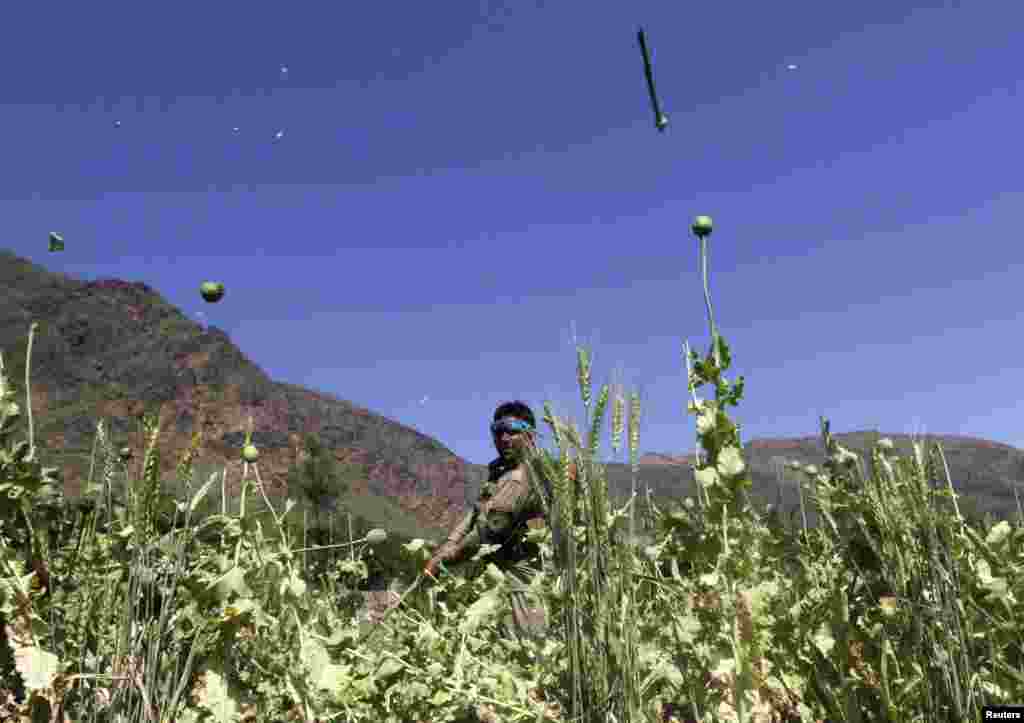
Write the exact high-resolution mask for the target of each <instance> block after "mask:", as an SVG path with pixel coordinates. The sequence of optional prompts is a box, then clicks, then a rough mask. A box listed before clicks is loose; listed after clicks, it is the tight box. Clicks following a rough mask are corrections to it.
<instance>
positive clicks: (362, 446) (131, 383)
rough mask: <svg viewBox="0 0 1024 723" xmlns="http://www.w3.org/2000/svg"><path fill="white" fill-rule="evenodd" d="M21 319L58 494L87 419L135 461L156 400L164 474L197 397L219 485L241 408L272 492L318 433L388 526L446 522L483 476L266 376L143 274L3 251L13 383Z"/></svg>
mask: <svg viewBox="0 0 1024 723" xmlns="http://www.w3.org/2000/svg"><path fill="white" fill-rule="evenodd" d="M32 322H37V323H38V324H39V326H38V328H37V330H36V334H35V338H34V341H33V349H32V359H31V363H32V369H31V393H32V402H33V404H32V408H33V422H34V427H35V434H36V443H37V445H39V446H40V449H41V451H42V453H43V454H44V461H45V462H46V463H47V464H53V465H55V466H59V467H61V469H62V470H63V477H64V484H65V492H66V494H68V495H69V496H72V497H73V496H75V495H77V494H78V493H79V491H80V489H81V487H82V483H83V482H84V480H85V479H87V477H88V471H89V461H90V456H91V452H92V445H93V438H94V436H95V429H96V422H97V420H98V419H101V418H103V419H107V420H109V423H110V424H109V427H108V428H109V429H110V430H111V432H112V438H113V440H114V443H115V445H116V446H121V445H131V446H132V447H133V448H134V449H135V450H136V453H137V454H136V456H137V458H138V457H141V454H140V451H141V435H140V433H139V432H138V431H136V430H138V428H139V425H138V423H137V419H138V416H139V415H140V414H142V413H143V412H144V411H149V410H153V409H154V408H155V405H158V404H162V405H163V409H162V414H161V420H162V434H161V438H160V442H159V445H158V447H159V449H160V450H161V453H162V454H161V471H162V478H165V479H166V478H171V477H172V476H173V475H174V468H175V467H176V465H177V463H178V460H179V459H180V456H181V453H182V452H183V451H184V450H185V449H186V448H187V447H188V444H189V442H190V440H191V436H192V434H193V431H194V429H195V427H196V424H197V415H198V414H199V410H198V407H197V403H198V402H199V401H200V400H202V404H203V408H202V420H201V421H202V425H203V435H204V450H203V452H204V453H203V454H202V455H201V456H200V458H199V462H198V464H197V469H200V470H206V471H213V470H221V469H223V468H224V465H225V464H229V465H232V466H231V467H229V472H228V485H229V494H232V493H233V494H237V486H238V483H239V480H240V476H241V475H240V461H239V460H240V450H241V447H242V442H243V440H244V437H245V432H246V430H247V429H248V420H249V417H250V416H251V417H252V420H253V426H254V434H253V442H254V443H255V444H256V445H257V447H259V449H260V474H261V476H262V478H263V479H264V481H265V482H266V483H267V487H268V488H269V494H271V495H272V496H274V495H277V496H280V495H283V494H284V493H285V481H284V480H285V472H286V470H287V468H288V467H289V465H290V464H291V463H292V462H293V461H295V460H296V459H297V458H298V455H299V452H298V451H297V450H298V449H299V448H300V447H301V435H303V434H306V433H310V434H314V435H318V436H319V437H320V440H321V442H322V443H323V445H324V447H325V448H327V449H329V450H330V452H331V453H333V455H334V456H335V458H336V459H337V460H338V461H339V462H340V463H348V464H351V465H353V466H354V468H355V469H357V470H360V471H361V472H362V474H361V475H360V476H359V478H358V479H357V480H356V481H355V482H354V483H353V485H352V495H351V496H352V497H353V498H354V499H357V500H359V501H360V502H361V503H362V506H363V508H364V509H370V510H373V512H372V514H373V515H375V516H376V517H378V518H379V517H386V518H388V520H389V521H390V522H391V529H392V530H394V531H396V532H402V533H405V534H410V535H413V534H415V535H422V536H430V535H436V534H437V533H438V532H440V531H443V530H446V529H447V528H448V527H449V526H450V525H451V524H453V523H454V522H455V521H456V518H457V517H458V516H459V515H460V514H461V513H462V512H463V510H464V509H465V507H466V500H467V495H468V494H469V493H468V491H467V486H469V487H475V488H476V489H479V485H480V483H481V481H482V479H483V476H482V475H483V473H482V470H484V469H485V468H484V467H482V466H474V465H469V464H467V463H466V462H465V461H463V460H461V459H460V458H458V457H457V456H456V455H454V454H453V453H452V452H451V451H450V450H448V449H446V448H445V447H444V446H443V445H441V444H440V443H438V442H437V441H435V440H433V439H431V438H429V437H427V436H425V435H423V434H420V433H419V432H417V431H416V430H413V429H410V428H409V427H406V426H404V425H402V424H400V423H398V422H396V421H394V420H390V419H387V418H385V417H383V416H381V415H379V414H374V413H373V412H371V411H369V410H367V409H363V408H360V407H358V406H356V405H354V404H352V403H351V402H347V401H344V400H341V399H336V398H334V397H331V396H329V395H326V394H321V393H319V392H316V391H313V390H310V389H305V388H302V387H298V386H295V385H292V384H285V383H281V382H275V381H274V380H272V379H270V378H269V377H268V376H267V375H266V373H264V371H263V370H262V369H260V368H259V366H257V365H256V364H255V363H253V362H252V361H251V360H250V359H248V358H247V357H246V356H245V355H244V354H243V353H242V352H241V351H240V350H239V349H238V348H237V347H235V346H234V344H232V343H231V341H230V340H229V339H228V336H227V335H226V334H225V333H224V332H223V331H221V330H219V329H217V328H215V327H210V328H203V327H202V326H200V325H199V324H197V323H195V322H194V321H192V320H190V319H189V318H188V317H187V316H186V315H185V314H183V313H182V312H181V310H179V309H177V308H175V307H174V306H172V305H170V304H169V303H167V301H166V300H165V299H164V298H163V297H161V296H160V294H159V293H157V292H156V291H155V290H154V289H152V288H150V287H149V286H147V285H146V284H144V283H138V282H135V283H132V282H127V281H123V280H118V279H109V280H99V281H91V282H86V281H80V280H76V279H73V278H71V277H69V276H67V275H65V274H58V273H51V272H49V271H47V270H45V269H43V268H41V267H40V266H37V265H35V264H33V263H31V262H30V261H28V260H26V259H23V258H20V257H18V256H16V255H14V254H13V253H10V252H8V251H3V250H0V351H2V352H3V354H4V362H5V365H6V368H7V373H8V376H9V377H11V378H12V379H13V380H14V383H15V384H16V385H17V387H18V389H19V391H21V393H22V394H23V393H24V391H23V389H22V385H23V380H24V374H25V351H26V347H27V342H28V330H29V325H30V323H32ZM23 420H27V415H24V416H23ZM202 479H204V480H205V479H206V476H205V474H204V476H203V477H202ZM232 484H233V485H234V486H233V487H232Z"/></svg>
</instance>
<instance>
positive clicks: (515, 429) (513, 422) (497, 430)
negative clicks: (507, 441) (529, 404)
mask: <svg viewBox="0 0 1024 723" xmlns="http://www.w3.org/2000/svg"><path fill="white" fill-rule="evenodd" d="M532 431H533V427H531V426H530V424H529V422H524V421H523V420H521V419H516V418H515V417H505V418H504V419H499V420H498V421H496V422H491V434H493V435H495V436H497V435H499V434H501V433H503V432H508V433H509V434H519V433H520V432H532Z"/></svg>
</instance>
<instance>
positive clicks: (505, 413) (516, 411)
mask: <svg viewBox="0 0 1024 723" xmlns="http://www.w3.org/2000/svg"><path fill="white" fill-rule="evenodd" d="M502 417H515V418H516V419H522V420H523V421H525V422H528V423H529V424H530V426H531V427H533V428H534V429H536V428H537V421H536V419H534V416H533V411H531V410H530V408H529V407H528V406H527V405H526V402H520V401H518V400H517V401H515V402H504V403H503V404H501V405H499V406H498V408H497V409H496V410H494V421H495V422H497V421H498V420H499V419H501V418H502Z"/></svg>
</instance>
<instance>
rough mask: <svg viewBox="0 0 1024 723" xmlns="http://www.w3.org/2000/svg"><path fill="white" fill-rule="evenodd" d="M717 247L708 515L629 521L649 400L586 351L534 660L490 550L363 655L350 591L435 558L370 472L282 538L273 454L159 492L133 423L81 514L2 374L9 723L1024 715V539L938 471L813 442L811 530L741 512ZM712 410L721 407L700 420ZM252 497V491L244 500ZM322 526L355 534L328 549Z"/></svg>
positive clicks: (101, 442)
mask: <svg viewBox="0 0 1024 723" xmlns="http://www.w3.org/2000/svg"><path fill="white" fill-rule="evenodd" d="M711 229H712V226H711V222H710V219H707V218H705V217H702V218H701V219H700V221H699V222H698V223H697V224H695V226H694V228H693V231H694V234H695V235H696V236H697V238H698V241H699V246H700V261H701V272H702V280H703V285H704V302H705V306H706V309H707V315H708V322H709V326H710V332H711V345H710V349H709V351H708V353H707V354H706V355H703V356H701V355H699V354H698V353H696V352H692V351H690V349H689V346H688V345H687V346H686V353H685V363H686V374H687V386H688V394H689V399H688V404H687V408H688V411H689V413H690V414H692V415H694V416H695V418H696V435H697V442H698V446H699V450H700V454H699V455H698V457H697V460H696V462H695V464H694V476H695V481H696V490H697V493H696V496H695V498H685V499H680V500H676V501H673V503H672V504H661V503H659V505H655V503H654V501H653V500H652V499H651V498H650V497H648V496H646V495H640V494H638V492H637V489H636V487H637V480H636V477H637V473H638V470H639V464H638V449H639V423H640V415H641V401H640V397H639V395H638V394H636V393H632V394H628V395H627V394H626V393H625V391H624V390H622V389H620V388H617V387H612V386H609V385H605V386H603V387H601V388H600V389H599V390H597V393H596V394H594V390H593V389H592V369H591V365H590V358H589V353H588V352H587V350H585V349H583V348H580V349H578V350H577V381H578V383H579V387H580V392H581V398H582V401H583V405H584V411H585V418H584V425H583V428H582V431H581V429H580V428H578V427H577V425H576V423H575V422H574V421H572V420H570V419H567V418H561V417H558V416H556V415H555V414H554V413H553V412H552V411H551V407H550V406H549V405H546V406H545V415H544V417H543V421H544V422H545V423H546V424H547V425H548V426H549V428H550V430H551V433H552V438H553V441H554V444H555V448H554V449H550V450H547V449H539V448H534V449H531V450H530V451H529V454H528V464H529V465H530V467H531V468H532V469H533V471H535V472H538V473H541V474H543V475H545V476H546V477H547V478H548V479H550V480H551V481H552V492H553V494H552V497H551V499H548V498H547V496H546V492H545V491H543V490H538V491H539V492H541V496H542V498H543V499H544V501H545V506H546V508H547V512H548V519H549V521H550V522H551V526H550V528H549V529H541V530H533V531H531V532H530V533H529V537H530V538H531V539H532V540H533V541H535V542H537V543H538V544H539V546H540V549H541V555H542V561H543V571H542V572H541V573H540V575H539V576H538V580H537V585H538V588H537V590H538V592H539V593H540V594H541V596H542V597H543V599H544V601H545V606H546V609H547V612H548V619H549V620H550V623H551V627H550V630H549V634H548V635H547V637H546V639H543V640H541V641H533V640H515V639H509V638H508V637H507V636H505V635H504V634H503V633H501V632H500V628H499V626H498V623H499V621H500V620H501V619H502V617H503V615H504V611H505V608H504V605H505V600H506V595H507V593H508V592H509V588H508V585H509V582H508V580H507V579H506V578H505V577H503V576H502V575H500V574H496V573H497V571H496V570H494V569H488V570H487V573H488V574H480V573H481V572H483V570H482V569H481V568H482V567H483V564H482V563H481V562H480V559H481V557H482V556H483V555H485V554H486V553H487V552H489V550H488V549H487V548H486V547H485V549H484V550H481V552H480V553H479V554H478V555H477V556H476V557H475V559H474V563H473V564H471V565H469V566H468V567H466V568H464V569H461V570H458V569H457V570H444V569H442V574H441V575H440V578H439V580H438V582H436V583H435V584H433V585H421V586H418V587H417V588H416V589H415V590H414V591H413V592H411V593H409V594H407V595H405V596H403V598H402V604H401V606H400V607H399V608H398V609H397V611H396V613H395V614H393V615H390V616H388V617H387V618H386V619H385V620H383V621H382V622H380V623H379V624H378V627H375V628H373V630H374V637H373V638H372V641H369V640H367V638H366V632H367V630H368V629H369V627H368V623H365V622H360V621H359V620H358V619H357V617H356V611H357V610H358V608H359V606H360V605H361V603H362V598H361V596H360V595H359V594H358V593H357V592H356V588H358V586H359V585H361V584H363V583H365V581H366V580H367V579H368V577H369V576H370V575H371V571H374V570H376V571H380V570H384V569H388V570H391V571H394V570H396V569H403V570H404V574H403V575H401V577H403V578H404V579H406V580H408V579H410V578H413V577H416V576H417V572H418V571H419V570H420V569H422V566H423V563H424V562H425V561H426V560H427V559H429V557H430V556H431V547H432V545H431V544H430V543H427V542H425V541H424V540H423V539H413V540H410V541H409V542H407V543H405V544H400V545H398V546H397V547H396V545H395V544H394V542H395V535H390V536H387V535H385V533H384V532H383V531H370V530H368V529H366V528H367V527H368V525H367V524H366V519H368V518H369V517H370V516H369V515H368V514H367V515H366V516H363V515H362V514H360V513H358V512H356V511H355V509H354V505H355V503H356V501H355V500H352V499H348V498H346V497H345V495H344V494H342V493H343V491H344V490H345V487H346V484H347V482H348V481H350V478H349V477H347V476H346V475H349V474H352V473H354V472H353V471H352V470H344V469H342V470H339V469H338V468H337V466H336V465H335V464H334V460H333V459H332V457H331V455H329V454H326V453H325V452H324V450H322V449H321V448H320V447H319V446H318V445H317V442H316V440H315V439H307V440H306V441H305V446H306V452H307V456H306V458H305V460H304V461H303V463H302V464H297V465H296V466H295V468H294V469H293V470H292V471H291V475H292V477H291V478H292V479H293V480H294V481H295V484H296V487H295V489H298V490H301V491H302V492H301V494H302V499H301V501H300V500H298V499H296V500H291V499H290V500H287V501H286V502H285V504H284V506H283V507H284V509H283V510H280V509H277V507H276V506H275V505H273V504H272V503H271V500H270V499H269V497H268V496H267V494H266V493H265V491H264V487H263V481H262V479H261V476H260V470H259V462H258V455H255V458H256V459H257V461H256V462H255V463H251V462H250V461H249V460H247V459H243V458H242V457H241V455H240V456H239V459H238V460H237V461H236V462H234V463H232V464H231V465H230V466H229V467H228V468H225V469H223V470H219V471H218V470H209V469H201V468H200V467H201V466H200V465H196V466H195V468H193V463H194V461H195V459H196V458H197V457H196V455H197V454H198V438H197V439H196V444H195V445H194V446H193V448H191V449H190V450H189V451H188V452H187V453H186V455H185V456H184V458H183V459H182V460H181V462H180V464H179V468H178V475H177V480H178V482H177V483H175V484H178V485H184V487H174V485H173V484H172V485H167V484H160V483H158V480H157V472H156V470H157V469H158V467H157V464H156V462H157V461H158V454H159V451H158V450H157V449H156V447H155V440H156V439H157V435H158V433H159V424H160V420H159V416H158V415H154V414H148V415H146V416H145V417H144V419H143V430H144V433H145V436H144V438H143V443H142V450H141V452H142V453H141V464H138V465H129V464H128V463H127V462H128V460H126V459H125V456H124V455H122V454H120V453H119V452H115V450H117V449H118V446H117V445H116V444H115V443H114V441H113V440H111V439H110V438H109V436H108V435H107V434H106V431H105V429H104V426H103V425H102V423H101V424H100V425H99V426H98V427H97V430H96V431H97V435H96V447H95V449H94V451H93V453H92V455H91V460H90V469H92V470H94V472H95V474H90V476H89V484H88V485H87V486H86V489H85V490H84V491H83V496H82V499H81V500H76V501H75V502H74V503H70V502H68V501H67V500H66V499H64V498H63V496H62V495H61V493H60V484H59V482H60V478H59V474H58V471H57V470H54V469H44V468H43V466H42V464H41V463H40V461H39V456H38V454H37V450H36V449H35V446H34V439H33V429H34V428H33V422H32V418H31V408H30V407H29V408H27V409H26V410H25V412H27V414H28V419H27V422H28V424H27V436H28V439H27V440H16V439H15V438H14V434H13V430H14V429H15V427H16V425H17V420H18V419H19V418H20V417H21V416H22V414H23V413H22V410H21V409H20V405H18V404H17V402H16V401H15V396H14V387H13V385H12V380H11V378H10V377H9V376H8V375H6V374H4V373H3V369H2V368H0V493H3V494H2V495H0V615H2V618H3V620H2V622H3V626H0V630H2V631H3V638H2V639H0V687H2V688H3V689H2V690H0V705H3V706H4V707H3V708H2V709H0V718H3V719H5V720H6V719H12V720H13V719H16V717H18V716H21V717H23V718H25V719H28V718H31V719H32V720H57V719H58V718H57V708H58V707H59V706H63V710H64V713H65V714H67V715H68V716H69V718H70V719H73V720H76V721H79V720H81V721H119V722H120V721H132V722H135V721H157V722H159V723H164V722H165V721H166V722H169V721H177V720H181V721H186V722H188V723H198V721H243V720H246V721H250V720H251V721H278V720H301V721H313V720H333V721H352V722H354V721H381V722H383V723H405V722H406V721H430V722H431V723H435V722H436V723H444V722H454V721H459V722H460V723H469V722H471V721H493V720H500V721H509V722H514V723H527V722H530V723H533V722H534V721H544V720H549V721H565V722H568V721H570V720H572V721H578V722H585V723H598V722H599V721H600V722H601V723H606V722H607V721H611V720H614V721H618V722H620V723H625V722H630V723H637V722H639V721H651V722H653V721H655V720H663V719H664V718H662V717H661V716H664V715H667V714H672V715H674V716H675V717H676V720H683V719H692V720H701V721H711V720H736V721H744V722H746V721H766V720H769V719H774V720H784V721H796V720H803V721H816V720H823V719H824V720H829V721H847V722H849V723H859V722H861V721H901V722H902V721H907V722H909V721H948V720H979V719H980V708H981V706H983V705H986V704H1000V703H1013V702H1019V701H1020V700H1022V699H1024V655H1022V650H1021V625H1022V622H1024V610H1022V607H1021V599H1022V597H1024V566H1022V565H1021V562H1020V560H1021V559H1024V530H1022V525H1021V522H1022V520H1021V519H1020V517H1024V515H1019V516H1018V520H1017V523H1016V524H1011V523H1010V522H1009V521H1006V520H1003V521H999V522H998V523H996V522H995V520H994V519H992V518H991V517H988V518H987V519H985V518H982V519H978V516H977V512H976V510H974V511H972V510H970V509H969V503H968V501H967V500H965V499H964V498H961V497H959V495H956V494H954V492H953V488H952V482H951V481H950V480H949V476H948V473H947V472H946V460H945V456H944V454H943V452H942V449H941V447H939V446H938V445H933V446H931V447H927V446H926V445H923V444H920V443H915V444H914V445H913V449H912V452H911V454H910V455H908V456H900V455H898V454H896V453H895V451H894V447H893V444H892V443H891V442H890V440H887V439H883V438H876V439H873V440H872V444H871V448H870V452H869V453H868V454H867V455H866V456H867V458H866V459H862V458H861V457H860V456H858V455H856V454H853V453H852V452H850V451H849V450H848V449H845V448H844V447H843V446H842V445H840V444H839V443H838V442H837V441H836V440H835V438H834V437H833V436H832V434H831V432H830V425H829V422H828V421H827V420H825V419H822V420H821V430H820V431H821V436H822V440H823V442H824V445H825V450H826V453H825V455H824V457H823V459H822V460H821V462H820V464H813V465H806V464H796V463H790V464H789V465H788V471H789V472H790V473H791V474H794V475H797V476H799V478H800V482H801V485H800V491H801V501H802V504H804V505H806V506H807V507H808V508H813V510H814V512H815V513H816V514H817V518H818V520H819V524H818V525H817V526H816V527H815V528H805V527H804V525H803V524H802V522H801V521H800V518H799V517H797V518H796V520H795V522H796V523H798V524H792V525H791V524H786V521H785V519H784V517H783V516H782V515H779V514H775V513H763V512H762V511H760V510H758V509H755V508H754V507H753V506H752V505H751V504H750V502H749V501H748V499H747V492H748V490H749V487H750V483H751V480H750V474H749V469H748V468H747V464H746V462H745V460H744V458H743V455H742V447H741V444H740V437H739V428H738V425H737V424H736V423H735V422H734V421H733V420H732V418H731V417H730V414H729V411H730V410H729V408H730V407H737V406H738V405H739V403H740V402H741V400H742V396H743V388H744V380H743V378H742V377H740V378H738V379H736V380H731V379H729V378H727V377H726V373H727V372H728V371H729V369H730V367H731V365H732V357H731V349H730V347H729V346H728V344H727V343H726V341H725V339H724V338H723V337H722V336H721V335H720V334H719V330H718V328H717V326H716V324H715V320H714V314H713V306H712V303H711V297H710V293H709V291H708V272H707V255H706V251H707V242H708V238H709V235H710V233H711ZM33 332H34V327H33V329H31V330H30V333H29V343H28V345H27V348H26V365H25V367H24V373H25V378H26V385H27V384H28V383H29V381H28V380H29V376H30V366H29V362H30V358H31V340H32V334H33ZM704 387H710V388H711V391H712V392H713V399H702V398H700V397H699V396H698V392H699V391H700V390H701V389H702V388H704ZM23 391H24V393H25V394H26V395H27V394H28V390H27V389H26V390H23ZM609 409H610V412H611V419H610V425H609V427H610V437H611V447H612V451H613V455H618V453H619V449H620V447H621V446H623V439H625V440H626V443H625V446H626V449H627V451H628V457H629V463H630V467H631V470H632V473H633V490H632V494H631V496H630V498H629V500H628V502H627V504H626V505H624V506H621V507H620V506H617V505H613V504H612V502H613V501H612V500H610V499H609V495H608V489H607V482H606V475H605V470H604V467H603V465H602V464H600V463H599V462H598V461H597V460H598V459H600V454H599V452H600V446H601V440H602V435H603V432H602V428H603V425H604V417H605V415H606V412H608V411H609ZM252 431H253V430H252V429H251V424H250V429H249V432H248V435H247V437H246V439H245V443H244V446H247V445H250V444H251V443H252ZM686 446H689V445H686ZM249 458H250V459H252V458H254V456H253V455H249ZM571 465H575V467H576V469H577V470H578V475H577V479H576V483H575V484H573V483H571V482H570V481H569V480H570V476H569V470H570V466H571ZM136 467H138V468H139V470H138V473H137V474H135V475H132V474H129V470H130V469H131V470H134V469H135V468H136ZM238 474H240V476H241V480H242V485H241V486H242V492H241V494H240V495H239V496H238V498H237V499H235V500H227V499H225V495H224V494H223V492H222V490H223V489H224V485H225V484H226V480H227V478H228V476H229V475H231V476H232V477H234V476H235V475H238ZM196 477H198V479H194V478H196ZM193 482H194V484H193ZM197 488H198V489H197ZM218 495H219V499H218ZM329 497H337V498H338V499H339V507H340V508H341V510H342V513H339V514H338V515H336V516H332V515H330V514H327V515H326V521H325V519H324V515H323V512H322V510H323V508H324V506H325V505H323V504H322V503H323V502H324V500H325V499H326V498H329ZM346 506H348V507H347V508H346ZM373 512H374V513H376V510H374V511H373ZM296 513H299V514H296ZM339 518H343V519H344V525H336V522H337V520H338V519H339ZM374 519H377V518H376V517H374ZM349 520H351V534H350V533H349V529H348V528H349ZM325 525H326V532H325ZM338 527H341V528H342V529H340V530H339V529H338ZM638 530H643V531H644V532H645V536H648V537H650V540H649V541H643V542H639V541H638V540H639V538H638V535H637V531H638ZM311 534H312V537H313V540H311V539H310V537H311ZM389 543H391V544H389ZM371 545H374V547H373V548H372V549H371ZM418 580H419V581H420V582H422V577H419V578H418ZM8 693H9V695H7V694H8ZM5 696H6V703H5V701H4V698H5Z"/></svg>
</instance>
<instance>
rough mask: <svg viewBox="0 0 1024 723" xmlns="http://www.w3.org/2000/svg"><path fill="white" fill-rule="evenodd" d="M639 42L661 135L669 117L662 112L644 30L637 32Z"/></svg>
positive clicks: (656, 123) (652, 105) (648, 88)
mask: <svg viewBox="0 0 1024 723" xmlns="http://www.w3.org/2000/svg"><path fill="white" fill-rule="evenodd" d="M636 36H637V40H639V41H640V52H641V54H642V55H643V57H644V76H646V78H647V92H648V94H649V95H650V96H651V107H652V108H653V109H654V127H655V128H657V129H658V132H659V133H664V132H665V128H667V127H668V116H667V115H665V114H664V113H662V112H661V104H660V103H658V93H657V91H655V90H654V71H652V70H651V54H650V53H649V52H648V50H647V38H646V36H645V35H644V29H643V28H640V30H639V31H637V34H636Z"/></svg>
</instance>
